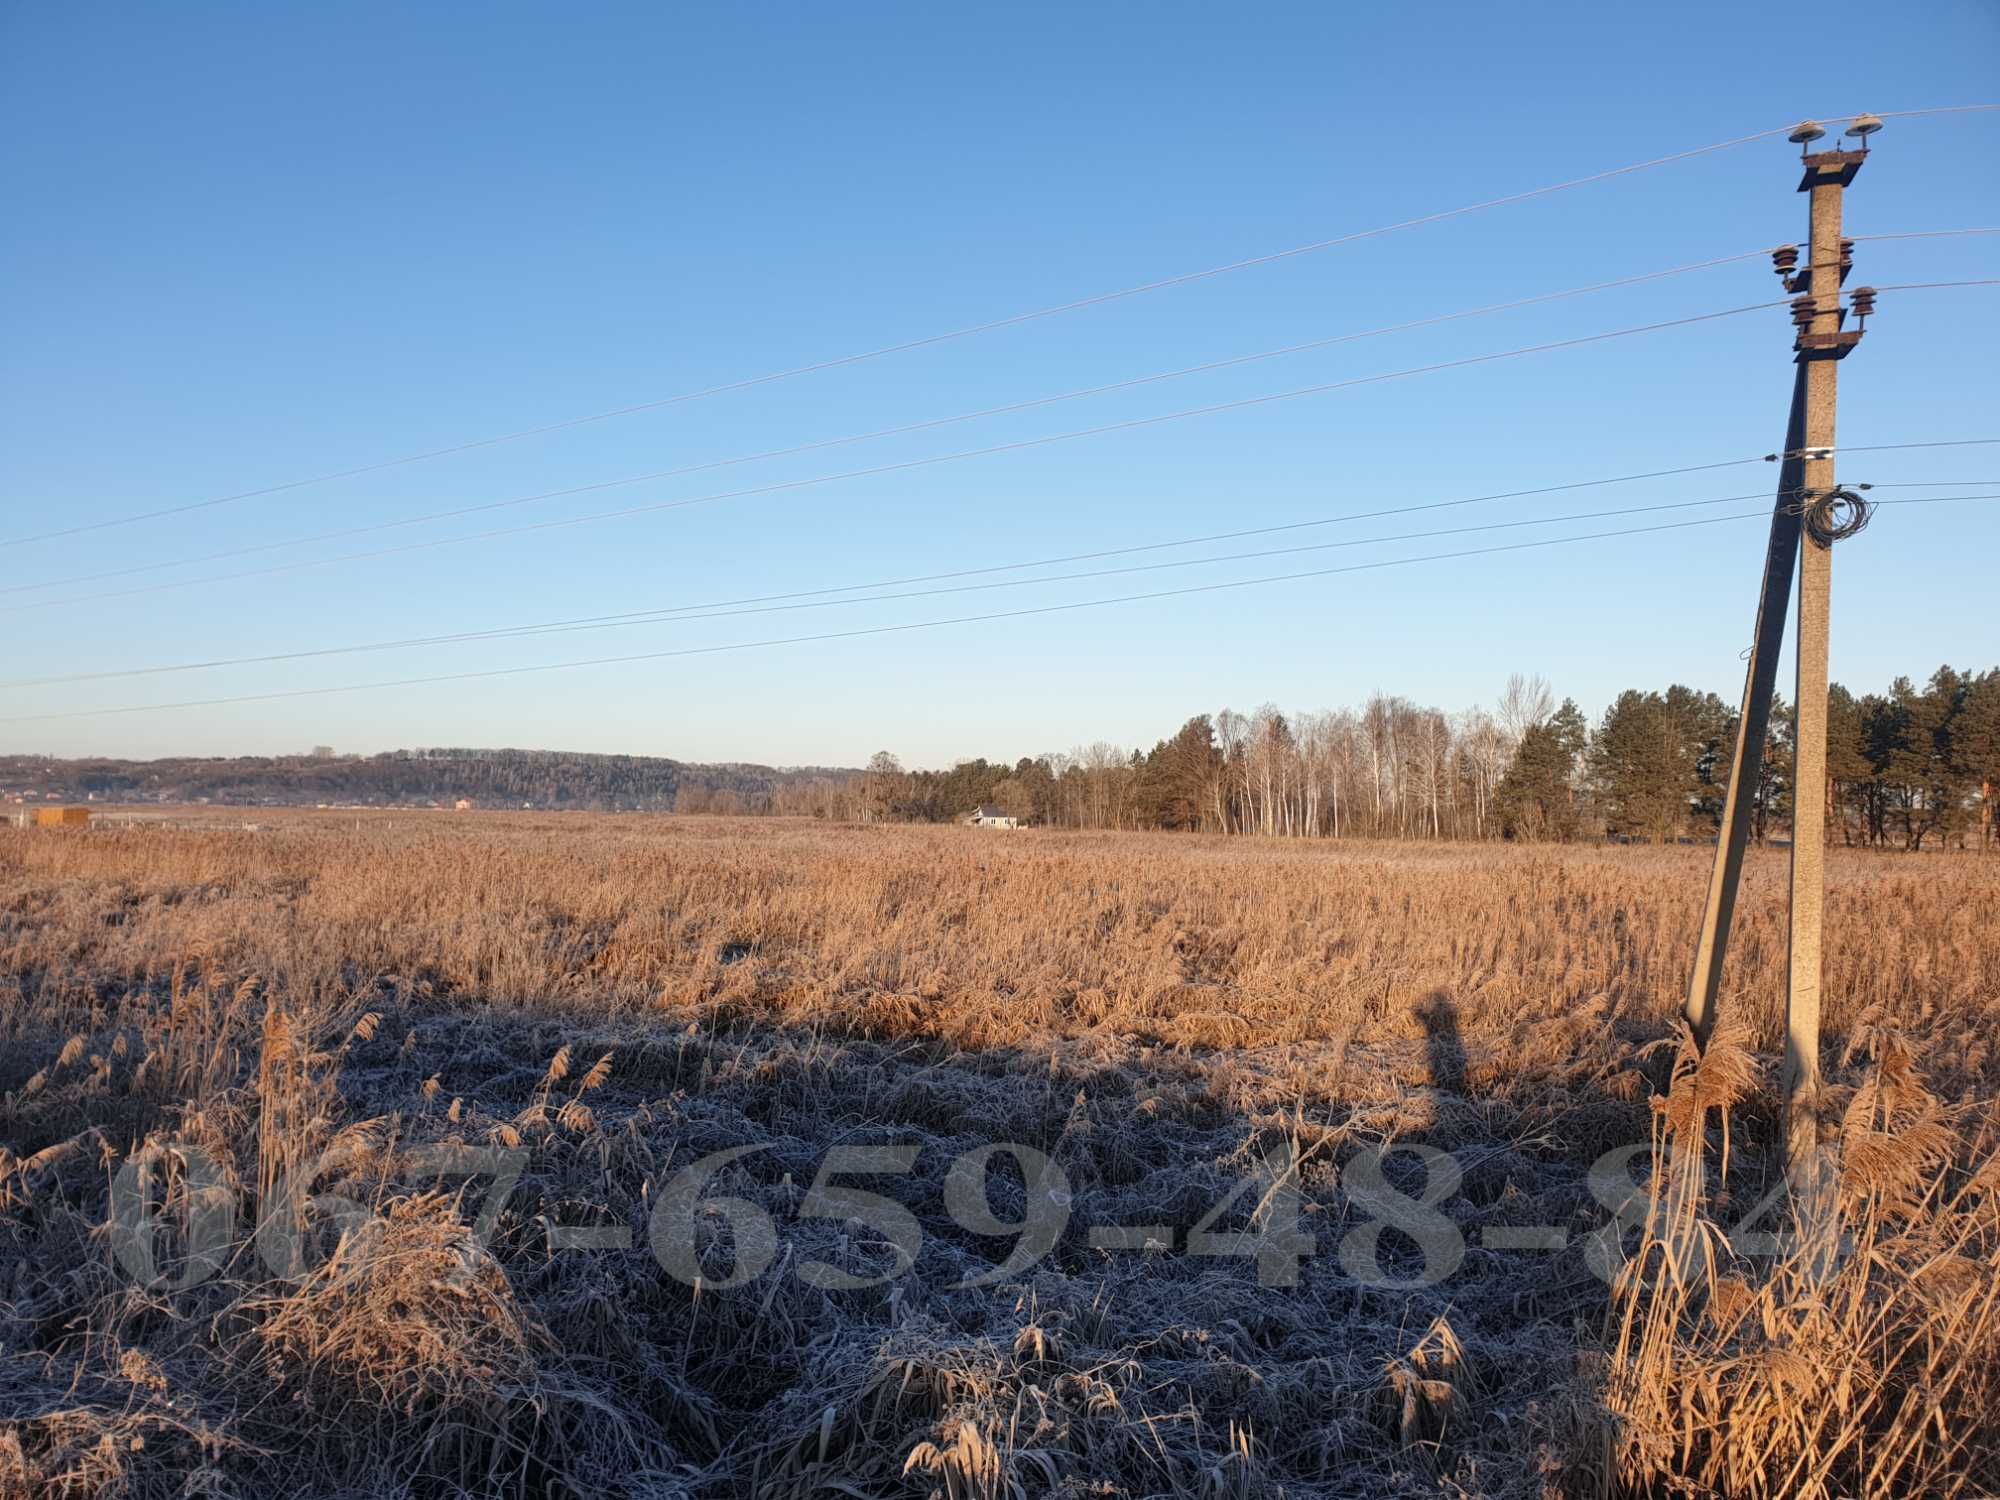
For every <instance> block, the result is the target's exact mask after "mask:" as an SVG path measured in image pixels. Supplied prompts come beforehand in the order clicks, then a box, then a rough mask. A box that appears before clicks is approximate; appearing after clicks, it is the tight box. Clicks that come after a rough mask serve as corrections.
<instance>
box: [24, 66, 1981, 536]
mask: <svg viewBox="0 0 2000 1500" xmlns="http://www.w3.org/2000/svg"><path fill="white" fill-rule="evenodd" d="M1992 110H2000V104H1968V105H1945V106H1937V107H1932V108H1926V109H1916V110H1903V111H1900V112H1898V113H1896V114H1894V115H1886V116H1882V117H1881V118H1885V119H1887V118H1913V117H1916V116H1922V115H1944V114H1969V113H1981V112H1986V111H1992ZM1827 118H1829V119H1841V118H1849V117H1847V116H1827ZM1791 129H1792V127H1791V126H1789V125H1780V126H1777V127H1775V128H1773V129H1770V130H1760V131H1756V132H1754V133H1752V134H1750V135H1744V136H1737V137H1735V138H1733V139H1731V140H1726V141H1717V142H1715V143H1713V144H1711V145H1707V146H1697V147H1694V148H1693V149H1691V150H1687V151H1677V152H1674V153H1672V154H1670V155H1667V156H1658V157H1654V158H1652V159H1651V160H1648V161H1641V162H1634V163H1632V164H1630V165H1628V166H1623V167H1614V168H1611V169H1610V170H1608V171H1603V172H1594V173H1591V174H1589V175H1588V176H1584V177H1575V178H1571V179H1569V180H1568V181H1566V182H1558V183H1551V184H1549V185H1548V186H1546V187H1539V188H1530V189H1527V190H1525V191H1522V192H1518V193H1509V194H1506V195H1504V196H1501V197H1498V198H1489V199H1486V200H1484V201H1482V202H1478V203H1470V204H1466V205H1463V206H1461V207H1458V208H1450V209H1444V210H1441V211H1439V212H1437V213H1431V214H1425V215H1422V216H1420V217H1417V218H1413V219H1404V220H1401V221H1399V222H1396V223H1393V224H1384V225H1380V226H1378V227H1376V228H1373V229H1361V230H1354V231H1352V232H1350V233H1347V234H1342V235H1336V236H1333V237H1332V238H1329V239H1323V240H1315V241H1312V242H1311V243H1308V244H1304V245H1297V246H1293V247H1292V248H1290V249H1286V250H1277V251H1271V252H1268V253H1266V254H1262V255H1254V256H1249V257H1246V258H1245V259H1242V260H1235V261H1230V262H1227V263H1225V264H1223V265H1219V266H1211V267H1208V268H1206V269H1204V270H1199V271H1187V272H1182V273H1180V274H1178V275H1174V276H1168V277H1162V278H1159V279H1157V280H1153V281H1146V282H1140V283H1138V284H1137V285H1134V286H1128V287H1123V288H1120V289H1118V290H1116V291H1110V292H1099V293H1096V294H1094V295H1092V296H1088V297H1081V298H1077V299H1074V300H1072V301H1068V302H1061V303H1055V304H1051V305H1050V306H1047V307H1041V308H1036V309H1034V310H1031V311H1028V312H1022V313H1015V314H1012V315H1010V316H1007V317H1003V318H994V319H990V320H988V321H986V322H983V323H974V324H969V325H967V326H965V327H962V328H957V329H953V330H950V331H948V332H945V333H937V334H930V335H926V336H925V337H922V338H916V339H906V340H903V341H900V342H897V343H891V344H884V345H882V346H880V347H878V348H874V349H869V350H865V351H863V352H861V353H858V354H847V355H841V356H838V357H836V358H833V359H826V360H819V361H817V362H814V363H811V364H805V365H795V366H793V367H791V368H789V369H784V370H776V371H772V372H770V373H768V374H764V375H755V376H750V377H747V378H745V379H742V380H734V381H725V382H722V383H720V384H716V385H710V386H704V387H702V388H700V389H697V390H692V391H685V392H682V393H680V394H678V395H674V396H665V397H660V398H658V399H655V400H650V401H641V402H636V403H633V404H631V405H627V406H620V407H614V408H611V409H610V410H607V411H600V412H593V413H591V414H589V415H586V416H580V417H569V418H565V419H563V420H561V421H556V422H545V423H541V424H538V425H536V426H533V427H524V428H520V429H518V430H516V431H513V432H506V433H501V434H499V435H497V436H494V437H487V438H477V439H473V440H471V441H468V442H462V443H453V444H449V445H446V446H444V447H439V448H431V449H426V450H423V451H421V452H416V453H409V454H404V455H402V456H400V457H397V458H390V459H383V460H379V461H377V462H374V463H368V464H359V465H355V466H353V467H350V468H345V469H337V470H331V471H328V472H326V473H322V474H316V475H311V476H308V477H306V478H303V479H293V480H287V481H285V482H283V483H280V484H273V485H264V486H261V487H259V488H256V489H249V490H239V491H237V492H236V493H234V494H229V495H218V496H214V497H212V498H210V499H207V500H196V501H190V502H187V503H185V504H181V505H171V506H162V507H159V508H157V509H154V510H149V511H141V512H138V513H136V514H132V515H126V516H116V517H111V518H108V519H106V520H102V521H91V522H86V523H84V524H81V525H77V526H67V527H61V528H57V529H54V530H50V531H43V532H37V533H34V534H32V535H28V536H20V537H13V538H9V539H7V540H5V541H0V546H22V545H25V544H27V543H30V542H43V541H52V540H55V539H57V538H60V537H68V536H78V535H82V534H83V533H86V532H92V531H102V530H105V529H108V528H110V527H114V526H129V525H134V524H137V523H139V522H142V521H152V520H159V519H162V518H164V517H168V516H177V515H186V514H188V513H190V512H192V511H198V510H208V509H212V508H214V507H216V506H220V505H231V504H235V503H237V502H239V501H243V500H253V499H258V498H260V497H263V496H268V495H276V494H282V493H285V492H287V491H290V490H297V489H304V488H308V487H310V486H313V485H320V484H327V483H331V482H332V481H334V480H339V479H353V478H357V477H359V476H361V475H364V474H374V473H379V472H381V471H382V470H385V469H393V468H400V467H403V466H404V465H408V464H415V463H423V462H426V461H428V460H431V459H435V458H445V457H449V456H451V455H453V454H457V453H466V452H470V451H472V450H474V449H478V448H490V447H494V446H496V445H498V444H502V443H511V442H517V441H519V440H521V439H523V438H530V437H539V436H542V435H545V434H548V433H552V432H561V431H565V430H567V429H569V428H573V427H582V426H586V425H589V424H591V423H596V422H605V421H610V420H612V419H614V418H617V417H625V416H631V415H634V414H636V413H639V412H643V411H655V410H659V409H661V408H663V407H669V406H677V405H682V404H684V403H686V402H690V401H699V400H703V399H706V398H708V397H710V396H718V395H723V394H726V393H728V392H732V391H742V390H749V389H752V388H754V387H756V386H761V385H769V384H772V383H774V382H777V381H781V380H790V379H793V378H795V377H798V376H802V375H812V374H818V373H822V372H825V371H828V370H836V369H842V368H845V367H848V366H851V365H857V364H861V363H864V362H866V361H869V360H875V359H881V358H883V357H885V356H887V355H892V354H902V353H907V352H909V351H911V350H915V349H923V348H928V347H931V346H934V345H937V344H944V343H949V342H952V341H954V340H957V339H963V338H970V337H972V336H974V335H976V334H982V333H990V332H993V331H996V330H998V329H1002V328H1011V327H1017V326H1019V325H1021V324H1024V323H1031V322H1036V321H1038V320H1040V319H1043V318H1050V317H1055V316H1058V315H1060V314H1063V313H1069V312H1077V311H1080V310H1082V309H1085V308H1090V307H1099V306H1103V305H1105V304H1107V303H1111V302H1118V301H1123V300H1125V299H1127V298H1131V297H1138V296H1144V295H1146V294H1148V293H1151V292H1157V291H1164V290H1167V289H1169V288H1172V287H1177V286H1186V285H1188V284H1190V283H1192V282H1197V281H1206V280H1209V279H1211V278H1214V277H1217V276H1225V275H1228V274H1230V273H1232V272H1236V271H1243V270H1249V269H1252V268H1254V267H1257V266H1265V265H1270V264H1273V263H1275V262H1278V261H1283V260H1290V259H1294V258H1296V257H1299V256H1303V255H1310V254H1314V253H1317V252H1318V251H1321V250H1329V249H1332V248H1334V247H1335V246H1338V245H1347V244H1353V243H1356V242H1358V241H1361V240H1368V239H1375V238H1379V237H1381V236H1383V235H1388V234H1395V233H1399V232H1401V231H1403V230H1406V229H1416V228H1421V227H1423V226H1425V225H1428V224H1437V223H1442V222H1444V221H1446V220H1449V219H1455V218H1461V217H1464V216H1465V215H1467V214H1474V213H1481V212H1484V211H1486V210H1488V209H1493V208H1501V207H1505V206H1508V205H1510V204H1515V203H1525V202H1529V201H1531V200H1534V199H1537V198H1544V197H1548V196H1550V195H1552V194H1555V193H1561V192H1567V191H1569V190H1571V189H1573V188H1579V187H1587V186H1590V185H1592V184H1595V183H1599V182H1606V181H1610V180H1611V179H1613V178H1617V177H1624V176H1628V175H1630V174H1632V173H1634V172H1643V171H1647V170H1650V169H1651V168H1654V167H1661V166H1667V165H1671V164H1672V163H1675V162H1681V161H1687V160H1690V159H1692V158H1694V157H1698V156H1707V155H1710V154H1712V153H1714V152H1718V151H1727V150H1730V149H1732V148H1734V147H1737V146H1743V145H1748V144H1750V143H1751V142H1753V141H1761V140H1768V139H1770V138H1771V137H1772V136H1778V135H1784V134H1787V133H1788V132H1789V131H1790V130H1791Z"/></svg>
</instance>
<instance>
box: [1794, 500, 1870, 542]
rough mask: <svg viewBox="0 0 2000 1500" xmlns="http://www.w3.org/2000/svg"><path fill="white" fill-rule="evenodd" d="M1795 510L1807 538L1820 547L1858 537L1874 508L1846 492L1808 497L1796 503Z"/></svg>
mask: <svg viewBox="0 0 2000 1500" xmlns="http://www.w3.org/2000/svg"><path fill="white" fill-rule="evenodd" d="M1798 509H1799V514H1800V516H1801V517H1802V518H1803V520H1804V522H1805V528H1806V535H1807V536H1809V537H1811V538H1812V539H1813V541H1814V542H1816V543H1817V544H1818V545H1820V546H1822V547H1831V546H1832V545H1833V544H1834V543H1835V542H1844V541H1846V540H1847V539H1848V538H1849V537H1851V536H1858V535H1860V533H1861V532H1862V530H1863V529H1864V528H1865V527H1866V526H1867V525H1868V518H1869V517H1870V516H1871V515H1872V514H1874V507H1873V506H1871V505H1870V504H1869V503H1868V502H1867V501H1866V500H1864V499H1862V498H1861V496H1860V495H1859V494H1857V493H1856V492H1855V491H1853V490H1849V489H1836V490H1828V491H1826V492H1825V493H1824V494H1808V495H1806V496H1804V497H1803V498H1802V499H1801V500H1800V501H1799V506H1798Z"/></svg>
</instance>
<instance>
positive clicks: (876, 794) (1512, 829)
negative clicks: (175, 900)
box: [0, 667, 2000, 849]
mask: <svg viewBox="0 0 2000 1500" xmlns="http://www.w3.org/2000/svg"><path fill="white" fill-rule="evenodd" d="M1736 717H1737V710H1736V706H1735V705H1734V704H1730V703H1726V702H1724V701H1723V700H1722V699H1721V698H1719V697H1717V696H1716V695H1715V694H1714V693H1704V692H1699V691H1697V690H1695V689H1693V688H1689V687H1682V686H1679V685H1675V686H1671V687H1668V688H1666V689H1664V690H1661V691H1648V690H1641V689H1636V688H1635V689H1629V690H1627V691H1625V692H1623V693H1620V694H1619V695H1618V697H1617V698H1616V699H1615V700H1614V701H1613V702H1612V703H1611V705H1610V706H1609V707H1608V708H1607V709H1606V710H1605V711H1604V713H1603V715H1602V716H1601V717H1600V718H1599V719H1598V720H1597V722H1596V723H1594V724H1593V723H1591V722H1590V721H1589V720H1587V719H1586V718H1585V716H1584V714H1583V713H1582V711H1581V710H1580V709H1578V708H1577V706H1576V704H1575V703H1574V702H1572V701H1570V700H1569V699H1564V700H1562V701H1561V702H1558V701H1557V700H1556V698H1555V695H1554V693H1553V691H1552V690H1551V689H1550V687H1549V685H1548V684H1547V683H1546V682H1544V681H1542V680H1541V679H1539V678H1525V677H1518V676H1517V677H1515V678H1513V679H1511V680H1510V681H1509V682H1508V683H1507V685H1506V689H1505V691H1504V692H1503V693H1502V694H1501V695H1500V699H1499V701H1498V702H1497V703H1496V704H1494V705H1493V706H1492V707H1491V708H1486V707H1476V708H1472V709H1468V710H1466V711H1464V712H1462V713H1455V714H1454V713H1447V712H1444V711H1443V710H1440V709H1436V708H1426V707H1423V706H1421V705H1419V704H1417V703H1414V702H1412V701H1411V700H1409V699H1408V698H1403V697H1397V696H1392V695H1388V694H1381V693H1378V694H1375V695H1374V696H1372V697H1370V698H1369V699H1368V701H1367V702H1366V703H1365V704H1363V705H1362V706H1360V707H1359V708H1353V709H1333V710H1321V711H1316V712H1307V713H1291V714H1288V713H1285V712H1283V711H1281V710H1280V709H1278V708H1277V707H1276V706H1275V705H1270V704H1267V705H1265V706H1264V707H1262V708H1259V709H1257V710H1255V711H1254V712H1251V713H1247V714H1245V713H1237V712H1235V711H1233V710H1230V709H1223V710H1222V711H1220V712H1219V713H1214V714H1205V713H1204V714H1196V715H1195V716H1194V717H1192V718H1190V719H1188V720H1187V721H1186V722H1185V723H1184V724H1182V725H1181V727H1180V728H1179V729H1178V730H1177V731H1176V732H1175V733H1174V734H1173V735H1172V736H1171V737H1169V738H1167V739H1163V740H1160V741H1158V742H1157V743H1156V744H1154V745H1153V747H1152V748H1151V749H1150V750H1146V749H1131V748H1127V747H1125V746H1121V745H1115V744H1112V743H1110V742H1108V741H1099V742H1097V743H1095V744H1091V745H1084V746H1079V747H1078V748H1076V749H1074V750H1069V751H1060V752H1051V753H1049V754H1044V755H1038V756H1032V757H1026V758H1022V759H1019V760H1015V761H1011V762H1009V761H1001V760H992V761H989V760H985V759H974V760H966V761H961V762H959V763H958V764H957V765H954V766H952V767H951V768H950V769H948V770H911V769H906V768H905V767H904V766H903V765H902V764H901V762H900V761H899V760H898V759H897V758H896V756H895V755H894V754H892V753H891V752H889V751H886V750H885V751H881V752H879V753H877V754H876V755H875V756H874V758H873V759H872V760H871V761H870V762H869V764H868V766H867V768H866V769H865V770H853V769H843V768H838V767H834V768H824V767H808V768H799V769H777V768H773V767H770V766H758V765H738V764H728V765H697V764H690V763H685V762H681V761H674V760H667V759H663V758H658V757H651V756H637V755H582V754H571V753H567V752H562V751H552V750H464V749H431V750H396V751H390V752H388V753H386V754H382V755H370V756H340V755H335V754H333V753H332V752H331V751H330V750H324V749H323V750H321V751H318V752H315V753H314V754H312V755H297V756H279V757H275V758H263V757H242V758H236V759H219V760H195V759H185V760H156V761H127V760H70V761H63V760H49V759H46V758H43V757H39V756H20V755H16V756H0V795H7V796H25V797H27V798H31V799H34V800H37V801H39V800H44V799H46V798H48V797H50V796H51V794H53V795H54V796H57V797H60V798H64V799H74V800H79V801H81V800H84V799H85V798H92V797H94V798H95V799H96V800H98V801H102V802H200V801H209V802H216V803H232V804H239V805H245V806H307V807H310V806H314V805H316V804H321V803H325V804H330V805H356V804H358V805H362V806H370V807H425V806H432V805H436V806H443V807H449V806H451V805H453V803H455V802H456V801H458V800H459V799H461V798H462V799H466V800H468V801H470V802H472V803H473V804H474V805H476V806H480V807H511V808H521V807H533V808H538V809H578V810H599V811H624V812H634V811H636V812H679V813H695V814H700V813H725V814H738V815H752V816H755V815H777V816H795V817H814V818H822V819H827V820H832V821H846V822H912V823H938V822H949V821H952V820H954V819H958V818H963V817H965V816H966V815H967V814H968V813H970V812H971V811H972V810H973V809H974V808H976V807H979V806H982V805H992V806H996V807H998V808H1000V809H1001V810H1002V811H1004V812H1006V813H1008V814H1010V815H1012V816H1014V817H1018V818H1020V819H1022V820H1023V821H1024V822H1028V823H1035V824H1042V825H1046V826H1052V827H1063V828H1104V829H1179V830H1186V831H1191V832H1205V833H1229V834H1241V833H1255V834H1264V835H1267V836H1272V837H1295V838H1342V837H1350V836H1352V837H1369V838H1408V839H1491V838H1505V839H1517V840H1547V841H1570V840H1576V839H1596V838H1606V837H1609V838H1613V839H1622V840H1645V841H1648V842H1671V841H1675V840H1686V839H1691V840H1703V839H1706V838H1709V837H1711V836H1712V835H1713V833H1714V831H1715V828H1716V824H1717V819H1718V817H1719V814H1720V810H1721V804H1722V794H1723V790H1724V785H1725V783H1726V782H1727V779H1728V769H1729V753H1730V747H1731V745H1732V744H1733V742H1734V739H1735V734H1736ZM1792 725H1793V715H1792V712H1791V710H1790V707H1789V705H1786V704H1784V703H1782V702H1781V703H1780V704H1779V705H1778V708H1777V711H1776V712H1775V713H1774V714H1773V717H1772V723H1771V730H1770V735H1769V739H1768V742H1767V744H1766V746H1765V753H1764V770H1763V776H1762V778H1761V780H1760V783H1759V785H1758V788H1757V795H1756V801H1755V809H1754V824H1753V831H1754V833H1755V836H1756V837H1757V838H1759V839H1763V838H1766V837H1769V836H1771V835H1773V834H1783V833H1784V832H1785V830H1786V828H1787V827H1788V826H1789V823H1790V819H1791V807H1792V797H1793V795H1794V788H1793V785H1792V777H1791V768H1792ZM1828 728H1829V737H1830V741H1829V754H1828V762H1827V770H1828V775H1827V784H1826V786H1825V787H1824V788H1823V789H1822V791H1821V795H1823V796H1824V797H1825V798H1826V804H1827V810H1828V814H1829V816H1828V820H1827V822H1828V828H1829V833H1830V836H1831V837H1832V838H1834V839H1836V840H1838V841H1841V842H1845V843H1849V844H1860V845H1874V846H1889V847H1900V848H1907V849H1923V848H1936V847H1939V846H1941V845H1944V844H1948V843H1957V844H1961V845H1966V844H1975V843H1976V844H1978V845H1980V846H1982V847H1993V846H1994V845H1995V843H1996V834H1997V833H2000V829H1996V823H1995V802H1996V790H2000V670H1988V671H1984V672H1979V673H1972V672H1961V671H1956V670H1954V669H1952V668H1950V667H1940V668H1939V669H1938V670H1937V671H1936V672H1934V673H1932V674H1931V675H1930V677H1929V678H1927V679H1926V680H1924V681H1923V682H1922V683H1921V684H1919V683H1917V682H1916V681H1914V680H1912V679H1910V678H1901V677H1899V678H1897V679H1896V680H1895V681H1894V682H1893V683H1891V684H1890V685H1889V687H1888V688H1887V689H1886V690H1885V691H1883V692H1880V693H1869V694H1864V695H1861V696H1856V695H1855V694H1853V693H1851V692H1850V691H1848V690H1847V689H1846V688H1844V687H1841V686H1838V685H1836V686H1835V687H1834V688H1833V689H1832V691H1831V693H1830V695H1829V700H1828Z"/></svg>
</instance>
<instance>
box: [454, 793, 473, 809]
mask: <svg viewBox="0 0 2000 1500" xmlns="http://www.w3.org/2000/svg"><path fill="white" fill-rule="evenodd" d="M451 810H452V811H453V812H471V811H472V799H471V798H470V797H460V798H459V799H458V800H457V801H456V802H454V803H452V805H451Z"/></svg>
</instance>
